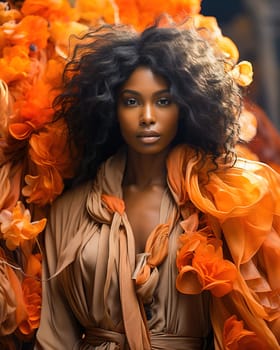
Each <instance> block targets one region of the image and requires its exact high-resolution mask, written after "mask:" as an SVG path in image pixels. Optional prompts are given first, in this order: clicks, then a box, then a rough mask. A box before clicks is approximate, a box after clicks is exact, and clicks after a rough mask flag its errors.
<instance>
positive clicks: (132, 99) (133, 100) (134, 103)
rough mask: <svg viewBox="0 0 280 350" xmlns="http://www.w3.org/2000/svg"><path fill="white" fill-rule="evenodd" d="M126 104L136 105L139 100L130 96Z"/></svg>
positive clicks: (125, 101)
mask: <svg viewBox="0 0 280 350" xmlns="http://www.w3.org/2000/svg"><path fill="white" fill-rule="evenodd" d="M124 104H125V105H126V106H136V105H137V100H136V99H135V98H133V97H130V98H126V99H125V100H124Z"/></svg>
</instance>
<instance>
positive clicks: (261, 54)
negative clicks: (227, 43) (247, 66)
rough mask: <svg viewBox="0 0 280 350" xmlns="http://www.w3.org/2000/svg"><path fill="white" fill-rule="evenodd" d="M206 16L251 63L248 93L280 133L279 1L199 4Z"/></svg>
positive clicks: (205, 1)
mask: <svg viewBox="0 0 280 350" xmlns="http://www.w3.org/2000/svg"><path fill="white" fill-rule="evenodd" d="M201 13H202V14H203V15H205V16H215V17H216V18H217V21H218V24H219V25H220V27H221V29H222V31H223V34H224V35H226V36H229V37H230V38H231V39H232V40H233V41H234V42H235V43H236V44H237V47H238V49H239V52H240V60H248V61H250V62H252V64H253V68H254V81H253V83H252V85H251V86H250V87H249V89H248V95H249V98H250V100H252V101H253V102H255V103H256V104H258V105H259V106H260V107H261V108H262V109H263V110H264V112H265V113H266V114H267V116H268V118H269V119H270V121H271V122H272V123H273V124H274V126H275V127H276V128H277V129H278V131H279V130H280V113H279V111H280V0H227V1H221V0H202V11H201Z"/></svg>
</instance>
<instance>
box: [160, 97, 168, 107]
mask: <svg viewBox="0 0 280 350" xmlns="http://www.w3.org/2000/svg"><path fill="white" fill-rule="evenodd" d="M170 103H171V99H170V98H169V97H161V98H160V99H158V100H157V104H158V105H160V106H168V105H170Z"/></svg>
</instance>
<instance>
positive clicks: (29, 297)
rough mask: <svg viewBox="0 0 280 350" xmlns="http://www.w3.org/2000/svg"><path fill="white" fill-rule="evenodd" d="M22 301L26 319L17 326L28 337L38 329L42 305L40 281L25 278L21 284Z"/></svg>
mask: <svg viewBox="0 0 280 350" xmlns="http://www.w3.org/2000/svg"><path fill="white" fill-rule="evenodd" d="M22 291H23V299H24V303H25V307H26V311H27V315H28V316H27V318H26V319H25V320H24V321H22V322H21V323H20V325H19V330H20V331H21V333H23V334H25V335H30V334H32V333H33V332H34V330H35V329H37V328H38V327H39V324H40V316H41V304H42V286H41V281H40V280H37V279H35V278H34V277H25V278H24V280H23V282H22Z"/></svg>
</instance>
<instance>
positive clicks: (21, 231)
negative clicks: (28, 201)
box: [0, 201, 47, 250]
mask: <svg viewBox="0 0 280 350" xmlns="http://www.w3.org/2000/svg"><path fill="white" fill-rule="evenodd" d="M30 220H31V215H30V212H29V210H28V209H25V207H24V205H23V204H22V203H21V202H20V201H18V202H17V205H16V206H15V207H14V209H13V211H12V212H10V211H9V210H6V209H4V210H2V211H1V212H0V222H1V232H2V238H3V239H4V240H6V246H7V248H8V249H10V250H14V249H15V248H16V247H18V246H19V245H20V244H21V243H22V242H23V241H26V240H30V239H34V238H36V237H37V236H38V234H39V233H40V232H42V231H43V229H44V228H45V225H46V221H47V220H46V219H42V220H40V221H35V222H31V221H30Z"/></svg>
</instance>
